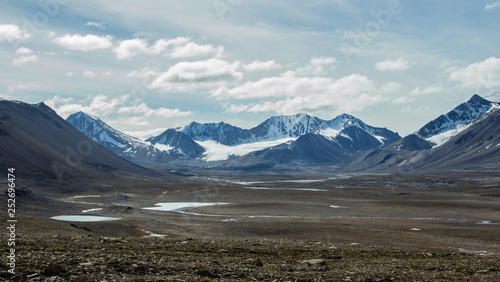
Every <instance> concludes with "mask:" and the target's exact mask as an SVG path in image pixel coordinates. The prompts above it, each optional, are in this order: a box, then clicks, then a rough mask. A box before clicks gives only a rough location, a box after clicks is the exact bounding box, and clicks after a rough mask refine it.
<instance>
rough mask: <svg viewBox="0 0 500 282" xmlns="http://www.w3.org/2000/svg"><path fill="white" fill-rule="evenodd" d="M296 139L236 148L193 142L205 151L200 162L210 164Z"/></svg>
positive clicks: (243, 145) (208, 141) (262, 142)
mask: <svg viewBox="0 0 500 282" xmlns="http://www.w3.org/2000/svg"><path fill="white" fill-rule="evenodd" d="M296 139H297V138H294V137H290V138H283V139H278V140H271V141H261V142H255V143H247V144H240V145H236V146H227V145H223V144H220V143H217V142H215V141H213V140H207V141H195V142H196V143H198V144H199V145H200V146H202V147H203V148H204V149H205V150H206V151H205V153H204V154H203V156H202V160H204V161H207V162H212V161H224V160H227V159H229V157H231V156H243V155H246V154H248V153H251V152H254V151H259V150H263V149H267V148H270V147H274V146H277V145H280V144H283V143H287V142H290V141H295V140H296Z"/></svg>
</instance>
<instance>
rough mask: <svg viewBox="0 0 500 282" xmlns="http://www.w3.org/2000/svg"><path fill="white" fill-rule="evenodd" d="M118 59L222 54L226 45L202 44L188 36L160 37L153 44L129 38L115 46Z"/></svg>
mask: <svg viewBox="0 0 500 282" xmlns="http://www.w3.org/2000/svg"><path fill="white" fill-rule="evenodd" d="M114 52H115V54H116V57H117V59H118V60H123V59H130V58H132V57H135V56H137V55H140V54H147V55H163V56H168V57H171V58H189V57H197V56H209V55H213V56H221V55H222V54H223V53H224V47H223V46H218V47H214V46H213V45H211V44H205V45H200V44H197V43H194V42H192V41H191V39H190V38H188V37H177V38H174V39H159V40H157V41H156V42H155V43H154V44H153V45H152V46H149V44H148V42H147V41H146V40H144V39H139V38H135V39H129V40H124V41H121V42H120V44H119V45H118V46H117V47H116V48H114Z"/></svg>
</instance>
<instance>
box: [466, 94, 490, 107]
mask: <svg viewBox="0 0 500 282" xmlns="http://www.w3.org/2000/svg"><path fill="white" fill-rule="evenodd" d="M467 104H470V105H491V101H488V100H486V99H484V98H483V97H481V96H479V95H478V94H474V96H472V98H470V99H469V101H467Z"/></svg>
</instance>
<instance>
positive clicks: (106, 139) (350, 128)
mask: <svg viewBox="0 0 500 282" xmlns="http://www.w3.org/2000/svg"><path fill="white" fill-rule="evenodd" d="M67 121H68V122H69V123H70V124H71V125H73V126H74V127H75V128H76V129H78V130H80V131H81V132H82V133H84V134H85V135H86V136H88V137H89V138H91V139H93V140H94V141H96V142H98V143H99V144H101V145H102V146H103V147H105V148H108V149H109V150H111V151H112V152H114V153H116V154H118V155H120V156H122V157H124V158H126V159H128V160H130V161H134V162H136V163H139V164H143V165H151V164H155V165H157V166H162V165H163V166H164V165H169V164H171V163H172V162H176V163H179V161H183V164H186V165H190V164H191V165H192V164H194V163H196V164H197V165H200V164H203V163H211V164H209V165H210V166H213V163H214V162H218V165H224V162H226V163H227V162H230V163H233V164H234V163H235V161H236V162H239V163H240V165H241V164H245V163H247V164H248V163H249V159H252V160H253V161H252V162H251V163H252V164H255V162H260V163H267V164H269V163H274V164H276V163H287V164H290V163H293V164H338V163H345V162H347V161H352V160H354V159H355V158H356V157H358V156H359V155H361V154H362V153H364V152H366V151H367V150H370V149H374V148H378V147H383V146H386V145H388V144H390V143H392V142H394V141H397V140H399V139H400V138H401V137H400V136H399V135H398V134H397V133H394V132H392V131H390V130H388V129H386V128H377V127H372V126H369V125H367V124H365V123H364V122H362V121H361V120H359V119H357V118H355V117H353V116H351V115H347V114H343V115H340V116H338V117H336V118H335V119H332V120H323V119H320V118H317V117H313V116H310V115H307V114H296V115H283V116H273V117H271V118H269V119H267V120H265V121H264V122H262V123H261V124H259V125H257V126H256V127H253V128H251V129H242V128H239V127H236V126H233V125H230V124H227V123H224V122H220V123H204V124H201V123H197V122H192V123H190V124H189V125H186V126H184V127H179V128H172V129H168V130H166V131H164V132H163V133H161V134H160V135H158V136H154V137H151V138H148V139H147V140H145V141H141V140H137V139H136V138H134V137H131V136H128V135H126V134H123V133H122V132H119V131H117V130H115V129H113V128H111V127H110V126H109V125H107V124H106V123H104V122H103V121H102V120H101V119H99V118H97V117H93V116H91V115H88V114H85V113H82V112H78V113H75V114H73V115H71V116H69V117H68V118H67Z"/></svg>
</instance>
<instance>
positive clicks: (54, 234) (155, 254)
mask: <svg viewBox="0 0 500 282" xmlns="http://www.w3.org/2000/svg"><path fill="white" fill-rule="evenodd" d="M170 175H172V174H170ZM175 175H177V176H179V175H180V176H179V177H171V178H160V180H158V179H155V180H152V179H146V180H145V179H141V180H138V179H132V180H131V179H128V180H124V179H122V180H119V181H117V180H114V179H107V180H106V179H101V180H99V181H97V182H96V181H94V182H84V181H82V182H80V186H81V187H75V186H71V185H69V186H67V187H66V186H65V187H63V188H61V187H59V192H57V193H55V192H53V190H54V189H52V190H50V191H52V192H49V190H44V189H42V188H40V189H39V190H38V191H37V190H35V189H33V188H31V190H32V192H25V193H24V194H20V195H19V196H18V198H17V201H18V202H19V211H18V214H17V217H16V219H17V220H18V226H17V228H16V232H17V234H16V235H17V236H18V241H17V242H16V243H17V246H18V250H17V253H18V258H17V264H16V270H17V273H18V274H17V276H15V277H14V280H17V281H30V280H33V281H44V279H49V278H50V277H53V276H58V277H60V278H61V279H62V280H61V281H63V280H69V281H95V280H96V279H97V280H107V281H127V280H129V281H141V280H142V281H239V280H241V281H338V280H341V281H342V280H344V281H383V280H384V279H385V280H396V281H408V280H417V281H427V280H440V279H443V280H460V281H462V280H472V281H496V280H500V259H499V258H500V197H499V196H500V177H499V176H498V175H497V173H479V172H456V173H446V174H444V173H443V174H426V175H407V174H404V175H403V174H397V175H361V174H337V175H336V174H332V173H325V172H322V171H316V172H315V173H311V174H306V173H300V172H296V173H289V172H287V173H281V174H280V173H276V172H274V173H260V174H249V173H239V174H238V173H235V172H210V173H207V172H186V171H185V172H176V174H175ZM75 182H76V181H75ZM20 183H21V184H22V182H20ZM24 186H26V187H28V186H29V185H24ZM49 188H50V187H49ZM68 190H71V192H68ZM43 191H45V192H43ZM61 191H62V192H61ZM42 192H43V193H42ZM37 193H38V194H37ZM40 195H43V196H44V197H46V198H45V200H44V201H43V202H42V201H40V200H39V198H38V197H39V196H40ZM158 203H169V204H175V205H176V207H177V208H178V207H180V206H183V205H184V206H186V205H190V204H192V203H196V204H197V205H198V206H196V207H190V208H183V209H177V210H168V211H162V210H154V209H145V208H155V207H156V208H159V206H158V205H157V204H158ZM210 204H213V205H210ZM88 214H95V215H102V216H108V217H115V218H119V220H115V221H106V222H65V221H57V220H52V219H49V218H50V217H52V216H58V215H88ZM0 215H1V217H0V220H1V221H3V222H6V220H7V218H6V214H5V213H1V214H0ZM7 235H8V234H7V232H4V233H3V234H0V236H3V237H0V240H3V241H5V242H7V237H6V236H7ZM2 252H3V253H4V255H2V257H3V259H6V256H7V253H8V249H7V248H6V247H5V248H3V249H2ZM2 269H3V270H4V271H3V274H2V275H1V276H0V277H1V278H0V279H5V280H9V279H11V278H12V277H11V276H9V274H8V273H6V271H7V267H6V264H5V263H2ZM50 279H52V280H50V281H59V280H57V279H58V278H50ZM47 281H48V280H47Z"/></svg>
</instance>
